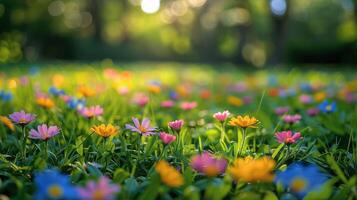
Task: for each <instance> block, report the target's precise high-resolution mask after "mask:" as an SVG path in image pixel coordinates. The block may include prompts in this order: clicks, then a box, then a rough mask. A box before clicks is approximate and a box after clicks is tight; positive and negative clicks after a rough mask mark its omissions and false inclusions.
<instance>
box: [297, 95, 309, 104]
mask: <svg viewBox="0 0 357 200" xmlns="http://www.w3.org/2000/svg"><path fill="white" fill-rule="evenodd" d="M299 101H300V102H301V103H302V104H309V103H311V102H312V98H311V96H310V95H307V94H302V95H300V96H299Z"/></svg>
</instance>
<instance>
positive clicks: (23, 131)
mask: <svg viewBox="0 0 357 200" xmlns="http://www.w3.org/2000/svg"><path fill="white" fill-rule="evenodd" d="M26 140H27V134H26V129H25V126H22V147H21V148H22V157H23V158H24V159H25V158H26Z"/></svg>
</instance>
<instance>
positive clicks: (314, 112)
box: [307, 108, 320, 117]
mask: <svg viewBox="0 0 357 200" xmlns="http://www.w3.org/2000/svg"><path fill="white" fill-rule="evenodd" d="M319 112H320V110H319V109H317V108H309V109H308V110H307V114H308V115H309V116H311V117H314V116H316V115H317V114H319Z"/></svg>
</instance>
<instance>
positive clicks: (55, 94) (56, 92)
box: [48, 87, 65, 96]
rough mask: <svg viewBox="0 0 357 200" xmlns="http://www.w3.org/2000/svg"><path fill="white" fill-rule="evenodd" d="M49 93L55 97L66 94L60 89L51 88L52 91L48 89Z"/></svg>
mask: <svg viewBox="0 0 357 200" xmlns="http://www.w3.org/2000/svg"><path fill="white" fill-rule="evenodd" d="M48 92H49V93H50V94H52V95H54V96H61V95H64V94H65V92H64V90H61V89H58V88H56V87H50V89H48Z"/></svg>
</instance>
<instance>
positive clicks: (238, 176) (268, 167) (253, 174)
mask: <svg viewBox="0 0 357 200" xmlns="http://www.w3.org/2000/svg"><path fill="white" fill-rule="evenodd" d="M274 168H275V161H274V160H273V159H271V158H269V157H262V158H258V159H253V158H252V157H250V156H248V157H245V158H237V159H236V160H235V161H234V163H233V166H231V167H229V168H228V172H229V174H230V175H231V176H232V178H233V179H234V180H236V181H245V182H259V181H261V182H271V181H273V180H274V174H273V172H272V171H273V170H274Z"/></svg>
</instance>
